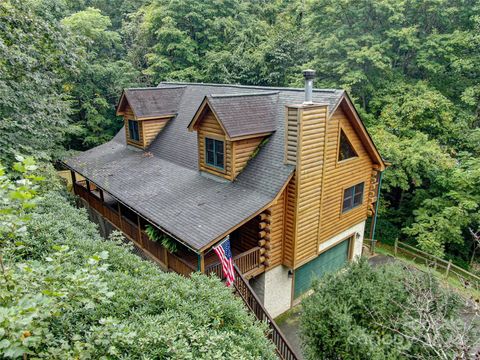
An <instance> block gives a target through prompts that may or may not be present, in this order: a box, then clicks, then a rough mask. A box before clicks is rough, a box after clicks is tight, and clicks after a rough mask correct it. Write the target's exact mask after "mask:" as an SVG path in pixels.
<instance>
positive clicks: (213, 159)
mask: <svg viewBox="0 0 480 360" xmlns="http://www.w3.org/2000/svg"><path fill="white" fill-rule="evenodd" d="M205 154H206V156H205V162H206V163H207V164H208V165H211V166H214V167H216V168H219V169H222V170H223V169H224V156H223V141H221V140H216V139H210V138H205Z"/></svg>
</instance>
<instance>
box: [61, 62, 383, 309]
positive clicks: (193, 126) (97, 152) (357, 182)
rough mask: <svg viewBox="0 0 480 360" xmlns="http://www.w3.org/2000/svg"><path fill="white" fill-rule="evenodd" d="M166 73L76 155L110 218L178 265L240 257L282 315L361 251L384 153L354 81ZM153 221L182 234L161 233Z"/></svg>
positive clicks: (179, 268) (86, 183)
mask: <svg viewBox="0 0 480 360" xmlns="http://www.w3.org/2000/svg"><path fill="white" fill-rule="evenodd" d="M304 76H305V79H306V86H305V89H293V88H267V87H257V86H240V85H217V84H194V83H193V84H192V83H171V82H165V83H161V84H159V85H158V87H156V88H137V89H126V90H124V91H123V93H122V95H121V98H120V100H119V103H118V106H117V115H119V116H122V117H123V121H124V127H123V128H122V130H121V131H119V133H118V134H117V135H116V136H115V137H114V138H113V139H112V140H111V141H109V142H107V143H105V144H103V145H100V146H98V147H96V148H93V149H91V150H88V151H85V152H83V153H81V154H79V155H77V156H75V157H73V158H70V159H68V160H66V161H65V165H66V166H67V167H68V168H69V169H70V170H71V173H72V179H73V183H74V191H75V193H76V194H77V195H78V196H79V197H80V198H81V199H82V201H83V202H84V204H85V206H88V207H89V209H90V212H92V211H93V212H94V213H95V214H96V216H97V218H98V219H99V221H100V222H102V223H101V225H102V224H103V225H102V226H103V227H105V226H109V227H110V228H117V229H120V230H122V231H123V232H124V233H125V235H126V237H127V238H128V239H130V240H131V241H133V242H134V243H135V244H136V245H137V246H138V247H139V248H141V249H143V251H144V253H146V254H148V256H149V257H151V258H152V259H154V260H155V261H156V262H158V263H159V264H160V265H161V266H162V267H164V268H165V269H169V270H172V271H176V272H178V273H181V274H184V275H188V274H190V273H191V272H195V271H201V272H204V273H212V272H213V273H216V274H218V275H220V276H221V268H220V266H219V264H218V259H217V257H216V255H215V253H214V252H213V251H212V247H213V246H215V245H216V244H218V243H219V242H221V241H222V239H224V238H225V237H226V236H227V235H229V236H230V241H231V246H232V252H233V256H234V258H235V262H236V264H237V266H238V267H239V269H240V271H241V272H242V273H243V275H244V277H245V278H247V279H250V280H249V281H250V284H251V285H252V287H253V289H254V290H255V292H256V294H257V295H258V297H259V298H260V299H261V301H263V305H264V306H265V308H266V309H267V310H268V311H269V312H270V313H271V314H272V316H277V315H279V314H281V313H283V312H284V311H286V310H288V309H289V308H290V307H291V306H292V304H294V302H295V301H296V300H298V299H299V298H300V297H301V296H302V295H303V294H305V293H306V292H308V290H309V288H310V287H311V282H312V279H313V278H314V276H321V275H322V274H324V273H325V272H327V271H333V270H335V269H338V268H340V267H341V266H342V265H343V264H344V263H345V262H346V261H348V260H351V259H353V258H354V257H355V256H358V255H360V254H361V251H362V242H363V238H364V231H365V221H366V219H367V217H368V216H372V215H373V214H374V212H375V206H374V205H375V202H376V201H377V196H378V186H379V178H380V174H381V172H382V171H383V170H384V169H385V164H384V162H383V160H382V158H381V156H380V154H379V152H378V151H377V149H376V147H375V145H374V143H373V141H372V139H371V138H370V136H369V134H368V132H367V130H366V128H365V126H364V124H363V123H362V121H361V120H360V118H359V115H358V113H357V112H356V110H355V108H354V106H353V104H352V102H351V100H350V99H349V97H348V95H347V93H346V92H345V91H342V90H321V89H313V85H312V83H313V77H314V72H313V71H305V72H304ZM148 225H150V226H153V227H154V228H156V229H158V231H159V232H161V233H162V234H165V235H167V236H168V237H169V238H170V239H171V241H174V242H175V244H176V245H177V246H176V247H177V249H176V251H174V252H169V251H168V250H167V249H166V248H165V247H164V246H163V245H162V243H161V242H158V241H157V242H154V241H151V240H150V239H149V238H148V236H147V235H146V232H145V229H146V226H148Z"/></svg>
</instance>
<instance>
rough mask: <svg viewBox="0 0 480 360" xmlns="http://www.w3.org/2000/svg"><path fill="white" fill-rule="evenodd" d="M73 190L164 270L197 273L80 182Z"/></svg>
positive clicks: (184, 261) (193, 266) (183, 273)
mask: <svg viewBox="0 0 480 360" xmlns="http://www.w3.org/2000/svg"><path fill="white" fill-rule="evenodd" d="M74 190H75V194H77V195H78V196H80V197H81V198H83V199H84V200H86V201H87V202H88V204H89V206H91V207H92V208H93V209H95V210H96V211H98V212H99V213H100V214H101V215H102V216H104V217H105V219H107V220H108V221H109V222H110V223H111V224H112V225H113V226H115V227H116V228H117V229H118V230H120V231H122V232H123V233H124V234H125V235H126V237H127V238H128V239H130V240H132V241H133V242H134V244H135V245H136V246H137V247H139V248H141V249H142V250H143V251H144V252H146V253H147V254H149V255H151V257H153V258H154V259H155V260H156V261H158V262H160V263H161V265H162V266H164V267H165V268H167V269H169V270H172V271H175V272H176V273H178V274H181V275H185V276H188V275H190V274H191V273H192V272H195V271H197V267H196V266H195V265H193V264H190V263H189V262H188V261H186V260H184V259H182V258H180V257H178V256H176V255H175V254H172V253H169V252H168V251H166V249H165V248H164V247H163V246H162V244H160V243H157V242H154V241H152V240H150V239H149V238H148V236H147V235H146V234H145V232H144V231H139V229H138V225H137V224H135V223H134V222H132V221H131V220H129V219H128V218H126V217H125V216H120V214H119V213H118V211H117V210H115V209H113V208H111V207H110V206H109V205H107V204H106V203H104V202H103V201H102V199H100V198H99V197H97V195H95V194H94V193H92V192H91V191H88V190H87V188H86V187H85V186H83V185H82V184H81V183H80V182H77V183H75V184H74Z"/></svg>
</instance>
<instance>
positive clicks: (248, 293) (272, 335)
mask: <svg viewBox="0 0 480 360" xmlns="http://www.w3.org/2000/svg"><path fill="white" fill-rule="evenodd" d="M234 268H235V281H234V287H235V290H236V292H237V294H238V295H239V296H240V297H241V298H242V300H243V301H244V303H245V305H247V307H248V308H249V309H250V311H251V312H252V313H253V314H254V315H255V316H256V318H257V319H258V320H260V321H265V322H266V323H267V325H268V326H269V327H270V330H271V331H270V332H269V334H268V335H267V337H268V338H269V339H270V340H271V341H272V343H273V344H274V345H275V347H276V348H277V354H278V355H279V356H280V357H281V358H282V359H285V360H297V359H298V357H297V355H296V354H295V352H294V351H293V349H292V348H291V346H290V344H289V343H288V342H287V340H286V339H285V337H284V336H283V334H282V332H281V331H280V328H279V327H278V326H277V324H275V322H274V321H273V319H272V318H271V317H270V315H269V314H268V312H267V310H266V309H265V308H264V307H263V305H262V303H261V302H260V300H259V299H258V298H257V296H256V295H255V293H254V292H253V290H252V288H251V287H250V285H249V284H248V282H247V280H246V279H245V278H244V277H243V276H242V274H241V272H240V270H239V268H238V266H237V265H235V266H234Z"/></svg>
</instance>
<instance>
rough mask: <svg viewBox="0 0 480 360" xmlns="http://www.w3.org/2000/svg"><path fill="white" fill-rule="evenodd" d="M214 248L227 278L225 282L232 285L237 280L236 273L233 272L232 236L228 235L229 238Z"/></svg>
mask: <svg viewBox="0 0 480 360" xmlns="http://www.w3.org/2000/svg"><path fill="white" fill-rule="evenodd" d="M213 250H214V251H215V253H216V254H217V255H218V257H219V258H220V262H221V263H222V270H223V275H224V276H225V278H226V281H225V284H226V285H227V286H231V285H232V284H233V281H234V280H235V274H234V272H233V259H232V251H231V250H230V236H227V238H226V239H225V240H224V241H222V243H221V244H220V245H218V246H216V247H214V248H213Z"/></svg>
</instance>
